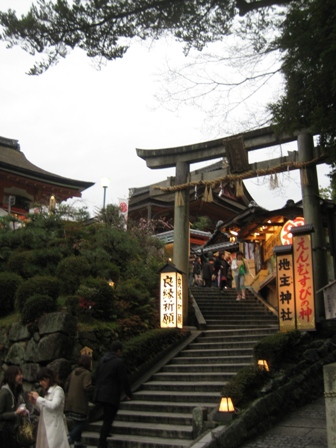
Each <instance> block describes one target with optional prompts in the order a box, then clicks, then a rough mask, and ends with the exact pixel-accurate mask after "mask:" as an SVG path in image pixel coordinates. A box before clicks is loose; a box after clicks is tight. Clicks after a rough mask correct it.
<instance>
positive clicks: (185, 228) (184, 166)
mask: <svg viewBox="0 0 336 448" xmlns="http://www.w3.org/2000/svg"><path fill="white" fill-rule="evenodd" d="M188 175H189V163H188V162H179V161H178V162H177V163H176V185H182V184H185V183H187V181H188ZM177 235H178V238H176V236H177ZM189 248H190V228H189V189H184V190H181V191H177V192H175V201H174V251H173V263H174V264H175V266H176V267H177V269H179V270H180V271H182V272H183V273H184V274H185V275H183V285H182V294H183V310H184V311H183V325H186V324H187V320H188V271H189V266H188V264H189Z"/></svg>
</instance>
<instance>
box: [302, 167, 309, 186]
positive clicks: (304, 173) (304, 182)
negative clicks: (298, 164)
mask: <svg viewBox="0 0 336 448" xmlns="http://www.w3.org/2000/svg"><path fill="white" fill-rule="evenodd" d="M301 183H302V185H308V174H307V168H303V169H301Z"/></svg>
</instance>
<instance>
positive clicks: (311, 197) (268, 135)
mask: <svg viewBox="0 0 336 448" xmlns="http://www.w3.org/2000/svg"><path fill="white" fill-rule="evenodd" d="M292 141H297V147H298V152H296V151H293V152H292V153H290V154H289V155H288V156H285V157H281V158H277V159H271V160H264V161H261V162H258V163H253V164H249V163H248V151H253V150H257V149H262V148H268V147H271V146H275V145H279V144H281V143H288V142H292ZM136 151H137V155H138V156H139V157H141V158H142V159H144V160H145V161H146V164H147V166H148V167H149V168H152V169H159V168H169V167H174V166H175V168H176V176H175V186H173V187H167V188H162V187H160V189H161V190H164V191H170V192H172V191H174V192H175V203H174V252H173V262H174V264H175V266H176V267H177V268H178V269H179V270H181V271H182V272H184V273H186V274H187V273H188V263H189V196H190V193H189V191H190V189H191V188H193V187H194V186H195V185H198V184H202V185H206V192H207V188H208V187H209V191H211V188H212V187H213V186H215V185H217V184H220V182H222V183H225V182H232V181H240V182H241V181H242V180H243V179H249V178H253V177H257V176H259V175H267V174H273V173H280V172H283V171H287V170H294V169H300V179H301V191H302V202H303V214H304V219H305V222H306V223H307V224H312V225H313V228H314V233H313V234H312V248H313V251H314V257H313V271H314V285H315V291H318V290H321V288H323V287H324V286H325V285H326V284H327V283H328V278H327V265H326V257H325V253H324V250H325V238H324V232H323V228H322V220H321V219H320V205H319V190H318V179H317V171H316V165H317V164H319V163H323V161H324V159H325V156H324V155H323V154H318V153H317V150H316V148H315V147H314V141H313V136H312V135H311V134H310V133H309V132H307V131H302V132H298V133H297V135H296V136H294V135H276V134H275V133H274V130H273V128H272V127H265V128H262V129H257V130H255V131H250V132H246V133H244V134H239V135H234V136H231V137H225V138H220V139H216V140H211V141H208V142H204V143H197V144H194V145H187V146H181V147H175V148H165V149H155V150H146V149H137V150H136ZM297 154H298V160H297V157H296V156H297ZM220 157H223V158H227V159H228V162H229V164H228V166H226V167H223V169H221V170H216V171H212V172H208V173H202V175H200V174H198V175H197V174H195V175H193V176H191V173H190V170H189V168H190V164H191V163H197V162H201V161H207V160H213V159H217V158H220ZM187 292H188V283H187V275H185V276H184V282H183V310H184V311H183V324H184V325H185V324H186V323H187V317H188V293H187ZM315 310H316V321H319V320H320V319H321V318H324V317H325V312H324V300H323V295H322V292H320V293H315Z"/></svg>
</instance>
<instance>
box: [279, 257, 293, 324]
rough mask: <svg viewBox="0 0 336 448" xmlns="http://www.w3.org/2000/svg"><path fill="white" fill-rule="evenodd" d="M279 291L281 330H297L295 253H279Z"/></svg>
mask: <svg viewBox="0 0 336 448" xmlns="http://www.w3.org/2000/svg"><path fill="white" fill-rule="evenodd" d="M277 286H278V288H277V293H278V310H279V326H280V331H292V330H295V293H294V275H293V255H292V254H291V253H286V254H278V255H277Z"/></svg>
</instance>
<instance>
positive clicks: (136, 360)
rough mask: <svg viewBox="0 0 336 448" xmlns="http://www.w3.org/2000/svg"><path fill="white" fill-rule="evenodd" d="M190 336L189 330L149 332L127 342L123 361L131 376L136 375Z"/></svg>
mask: <svg viewBox="0 0 336 448" xmlns="http://www.w3.org/2000/svg"><path fill="white" fill-rule="evenodd" d="M188 334H190V332H189V331H187V330H179V329H178V328H171V329H162V328H159V329H155V330H150V331H147V332H146V333H143V334H141V335H140V336H137V337H134V338H132V339H130V340H129V341H127V342H125V344H124V350H123V359H124V360H125V363H126V365H127V367H128V369H129V372H130V373H131V374H134V373H136V372H137V371H138V370H139V367H140V366H143V365H146V364H148V363H149V362H150V361H151V360H153V359H154V358H155V357H156V356H157V355H158V354H159V353H163V351H164V350H165V349H167V348H168V347H171V346H172V345H173V344H177V343H179V342H182V340H183V339H184V338H185V337H186V336H187V335H188Z"/></svg>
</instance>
